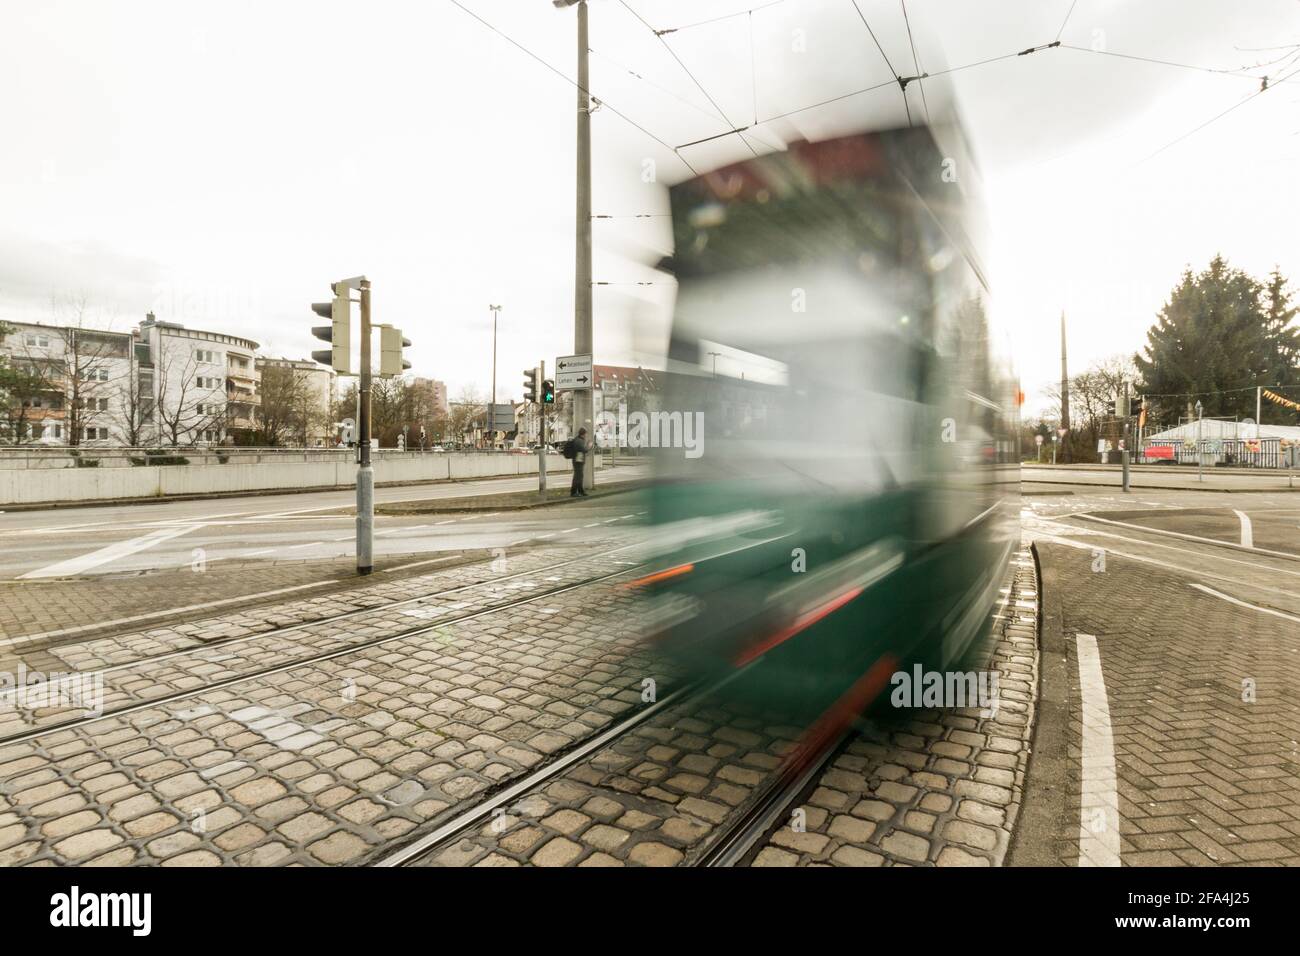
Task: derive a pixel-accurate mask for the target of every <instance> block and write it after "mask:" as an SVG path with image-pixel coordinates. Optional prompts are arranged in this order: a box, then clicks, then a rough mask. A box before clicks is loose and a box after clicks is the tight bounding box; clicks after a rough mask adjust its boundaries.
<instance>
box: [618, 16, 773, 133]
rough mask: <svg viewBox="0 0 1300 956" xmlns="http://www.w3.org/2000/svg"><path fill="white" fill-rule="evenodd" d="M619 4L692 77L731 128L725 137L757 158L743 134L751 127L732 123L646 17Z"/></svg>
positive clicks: (696, 86)
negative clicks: (733, 137) (732, 138)
mask: <svg viewBox="0 0 1300 956" xmlns="http://www.w3.org/2000/svg"><path fill="white" fill-rule="evenodd" d="M619 3H620V4H622V6H623V9H624V10H626V11H627V12H628V13H630V14H632V16H634V17H636V18H637V19H638V20H639V21H641V24H642V26H644V27H645V28H646V29H647V30H649V31H650V32H651V33H653V34H654V36H655V39H657V40H658V41H659V42H660V43H661V44H662V45H663V48H664V49H665V50H667V51H668V55H669V56H671V57H672V58H673V59H674V60H676V61H677V65H678V66H680V67H681V68H682V72H684V73H685V74H686V75H687V76H688V77H690V79H691V82H692V83H694V84H695V88H696V89H697V90H699V91H700V92H701V93H702V94H704V98H705V99H706V100H708V101H709V105H711V106H712V107H713V108H714V109H715V110H717V113H718V116H719V118H720V119H721V120H722V121H723V122H724V123H726V124H727V126H729V127H730V129H728V130H727V132H726V133H724V134H723V135H724V136H730V135H732V134H733V133H735V134H736V135H738V136H739V137H740V140H741V142H743V143H744V144H745V145H746V146H747V147H749V151H750V152H751V153H753V154H754V155H755V156H757V155H758V150H756V149H755V148H754V144H753V143H751V142H750V141H749V140H748V139H746V138H745V135H744V132H743V131H744V130H745V129H748V128H749V127H741V126H738V125H737V124H736V123H734V122H732V120H731V118H730V117H729V116H727V114H726V113H724V112H723V111H722V107H721V106H719V105H718V102H717V100H715V99H714V98H713V97H712V96H710V95H709V91H708V90H706V89H705V88H704V84H703V83H701V82H700V81H699V79H697V78H696V76H695V74H694V73H692V72H691V70H690V67H688V66H687V65H686V64H685V62H683V61H682V58H681V57H679V56H678V55H677V52H676V51H675V50H674V49H673V48H672V46H671V45H669V43H668V41H667V40H665V39H664V38H663V35H662V34H661V33H660V32H659V31H658V30H656V29H655V28H654V27H652V26H651V25H650V24H649V23H648V22H647V21H646V19H645V17H643V16H641V14H639V13H637V12H636V11H635V10H633V9H632V7H631V5H630V4H628V2H627V0H619ZM697 142H704V140H698V141H697ZM760 142H761V141H760ZM692 145H693V144H692ZM763 145H764V146H767V147H768V148H769V149H770V148H771V147H770V146H769V145H768V144H767V143H763Z"/></svg>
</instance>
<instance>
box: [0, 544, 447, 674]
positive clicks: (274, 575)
mask: <svg viewBox="0 0 1300 956" xmlns="http://www.w3.org/2000/svg"><path fill="white" fill-rule="evenodd" d="M429 557H432V556H429ZM419 560H421V558H420V557H408V556H406V555H401V556H398V557H395V558H389V559H381V560H380V561H379V562H377V563H376V567H377V569H378V570H379V571H383V572H386V573H385V577H387V576H390V575H394V576H397V575H400V574H401V573H402V572H395V571H392V570H391V569H393V568H398V567H401V566H403V565H409V564H412V563H414V562H416V561H419ZM355 583H356V559H354V558H340V559H334V560H325V561H276V562H269V561H258V562H239V563H236V562H226V563H215V564H212V565H209V566H207V567H206V568H205V570H204V571H203V573H201V574H196V573H194V571H192V570H191V569H190V568H185V569H184V570H170V571H154V572H148V573H132V574H106V575H97V576H95V577H93V578H73V579H54V580H49V581H3V582H0V655H3V654H6V653H9V652H10V650H11V649H13V648H24V647H32V646H36V645H45V644H49V643H52V642H53V641H55V640H56V639H59V638H72V639H77V638H79V637H81V636H88V635H92V634H95V633H103V632H105V631H113V632H119V631H123V630H125V631H132V630H136V629H138V628H141V627H146V626H148V624H149V622H150V621H153V622H156V623H163V622H165V623H167V624H172V625H174V624H179V623H183V622H184V621H186V620H202V619H204V618H207V617H209V616H211V615H212V614H214V613H217V609H218V607H220V606H222V605H216V604H215V602H223V604H224V605H225V606H238V607H240V608H243V609H245V610H247V609H251V608H252V607H254V606H259V605H261V604H273V603H276V602H281V601H284V600H286V599H288V598H289V597H291V596H293V594H295V593H297V594H300V595H302V594H314V595H319V594H322V593H330V592H332V591H336V590H348V589H350V588H352V587H353V586H354V585H355ZM285 588H295V589H299V591H298V592H291V593H284V594H272V595H270V596H268V597H265V598H262V599H260V600H259V599H258V598H256V597H255V595H257V594H261V593H264V592H274V591H281V590H283V589H285ZM214 605H215V606H214ZM189 607H193V608H194V610H192V611H186V610H185V609H186V608H189ZM117 622H120V623H117Z"/></svg>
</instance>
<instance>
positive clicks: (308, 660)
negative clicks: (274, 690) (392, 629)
mask: <svg viewBox="0 0 1300 956" xmlns="http://www.w3.org/2000/svg"><path fill="white" fill-rule="evenodd" d="M628 547H632V545H627V546H625V547H621V548H615V549H611V551H610V552H606V553H613V552H617V551H622V550H626V549H627V548H628ZM599 556H603V555H584V556H583V557H582V558H579V559H575V560H589V559H591V558H593V557H599ZM565 563H566V564H568V563H573V562H565ZM639 567H641V565H639V564H630V565H628V566H625V567H621V568H618V569H617V570H614V571H609V572H606V573H603V574H598V575H595V576H593V577H589V578H585V579H583V580H581V581H576V582H572V583H569V584H562V585H559V586H557V587H553V588H546V589H544V590H542V591H538V592H536V593H533V594H528V595H524V596H521V597H519V598H516V599H514V600H510V601H506V602H504V603H502V604H497V605H494V606H492V607H486V608H478V609H476V610H473V611H467V612H465V613H463V614H457V615H453V616H450V617H447V618H444V619H441V620H439V621H436V622H434V623H431V624H420V625H415V626H413V627H409V628H405V629H403V630H400V631H398V632H396V633H393V634H385V635H382V636H380V637H375V638H370V639H367V640H364V641H359V642H357V643H354V644H349V645H348V646H346V647H340V648H334V649H332V650H329V651H322V652H320V653H317V654H311V655H307V656H305V657H297V658H294V659H293V660H291V661H285V662H282V663H277V664H274V665H270V666H267V667H261V668H257V669H255V670H252V671H249V672H246V673H243V674H236V675H232V676H230V677H225V678H220V679H217V680H212V681H207V682H205V683H204V684H203V685H201V686H197V687H187V688H184V689H183V690H178V691H174V692H171V693H167V694H160V695H158V696H156V697H151V698H149V699H147V700H140V701H133V702H131V703H129V704H125V705H122V706H120V707H113V708H110V709H105V710H104V711H102V712H101V713H98V714H94V715H89V716H84V717H79V718H74V719H71V720H61V721H52V722H50V723H48V724H45V725H43V726H40V727H33V728H31V729H28V730H24V731H21V732H18V733H10V734H6V735H4V736H0V746H5V745H9V744H17V743H25V742H28V741H32V740H36V739H39V738H41V737H44V736H47V735H49V734H53V733H59V732H63V731H68V730H79V729H81V728H84V727H87V726H91V725H93V724H97V723H101V722H103V721H106V720H112V719H114V718H119V717H124V716H127V715H130V714H133V713H139V712H141V711H146V710H151V709H153V708H156V707H160V706H162V705H165V704H170V703H175V702H177V701H182V700H188V699H191V698H194V697H199V696H202V695H203V694H207V693H210V692H212V691H214V690H224V689H227V688H230V687H235V686H238V685H240V684H243V683H248V682H251V681H256V680H260V679H262V678H265V677H270V676H273V675H276V674H283V673H286V672H288V671H292V670H295V669H297V668H300V667H307V666H310V665H313V664H319V663H322V662H325V661H330V660H335V659H337V658H340V657H346V656H348V655H350V654H357V653H360V652H363V651H367V650H370V649H372V648H375V647H382V646H384V645H385V644H391V643H393V642H395V641H401V640H409V639H410V638H412V637H419V636H420V635H422V634H428V633H432V632H434V631H436V630H438V629H440V628H444V627H448V626H450V625H455V624H463V623H465V622H466V621H472V620H477V619H478V618H481V617H485V616H487V615H491V614H499V613H501V612H503V611H509V610H512V609H514V608H518V607H522V606H525V605H528V604H532V603H534V602H537V601H541V600H544V599H547V598H551V597H555V596H557V595H560V594H566V593H568V592H570V591H575V590H578V589H580V588H585V587H590V586H592V585H595V584H600V583H602V582H604V581H608V580H611V579H613V578H617V577H620V576H623V575H627V574H630V573H634V572H635V571H636V570H637V569H638V568H639ZM526 573H529V574H537V573H539V571H536V570H535V571H531V572H526ZM259 636H265V634H263V635H259ZM222 646H223V647H224V646H226V645H222ZM203 649H205V648H195V649H191V651H193V650H203Z"/></svg>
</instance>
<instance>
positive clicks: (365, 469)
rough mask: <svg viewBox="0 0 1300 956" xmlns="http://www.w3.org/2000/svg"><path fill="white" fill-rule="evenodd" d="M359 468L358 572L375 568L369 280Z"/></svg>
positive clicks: (365, 284)
mask: <svg viewBox="0 0 1300 956" xmlns="http://www.w3.org/2000/svg"><path fill="white" fill-rule="evenodd" d="M359 371H360V374H361V381H360V383H359V384H358V386H357V400H358V401H359V402H360V403H361V409H360V414H359V415H358V416H357V417H358V418H359V419H360V420H361V421H360V426H361V427H360V431H361V467H360V468H358V469H357V573H358V574H369V573H370V572H371V571H372V570H374V563H375V562H374V544H375V470H374V468H373V467H372V466H371V464H370V280H369V279H362V280H361V368H360V370H359Z"/></svg>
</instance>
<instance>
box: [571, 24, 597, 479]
mask: <svg viewBox="0 0 1300 956" xmlns="http://www.w3.org/2000/svg"><path fill="white" fill-rule="evenodd" d="M577 7H578V153H577V166H578V170H577V172H578V182H577V187H578V196H577V207H576V210H575V212H576V220H577V221H576V223H575V225H576V227H577V235H576V236H575V239H576V249H577V251H576V255H575V261H574V265H575V269H574V278H573V352H574V354H575V355H591V356H592V357H593V362H594V358H595V353H594V349H593V338H594V337H593V335H592V314H591V313H592V307H591V94H590V93H589V92H588V86H589V73H588V70H587V4H586V0H579V2H578V4H577ZM591 402H592V394H591V390H590V389H578V390H577V391H576V392H574V394H573V421H574V432H573V433H574V435H577V433H578V431H577V430H578V429H579V428H583V427H585V428H586V429H587V435H588V441H590V440H591V439H594V438H595V434H596V433H595V428H594V426H593V423H592V418H591ZM586 459H587V460H586V462H585V463H584V464H583V467H582V487H583V488H586V489H589V488H592V487H594V486H595V483H596V482H595V477H596V472H595V460H594V456H593V455H590V454H588V455H587V456H586Z"/></svg>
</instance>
